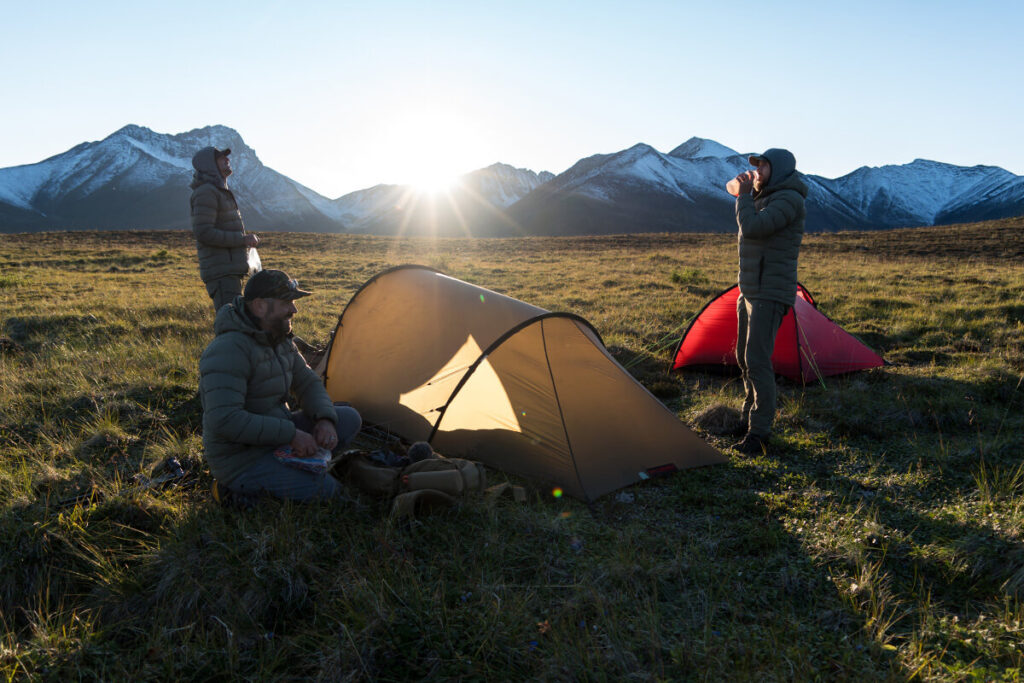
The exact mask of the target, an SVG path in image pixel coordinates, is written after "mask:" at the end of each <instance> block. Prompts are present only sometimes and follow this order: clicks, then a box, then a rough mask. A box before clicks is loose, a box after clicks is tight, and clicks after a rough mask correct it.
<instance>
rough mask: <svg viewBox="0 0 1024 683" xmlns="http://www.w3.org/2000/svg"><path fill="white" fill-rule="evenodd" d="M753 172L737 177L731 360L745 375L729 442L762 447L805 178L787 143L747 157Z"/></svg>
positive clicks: (792, 286) (792, 288)
mask: <svg viewBox="0 0 1024 683" xmlns="http://www.w3.org/2000/svg"><path fill="white" fill-rule="evenodd" d="M749 160H750V164H751V165H752V166H754V167H755V168H754V170H753V171H747V172H746V173H742V174H740V175H739V176H738V177H737V180H738V181H739V194H738V195H737V197H736V223H737V225H738V226H739V256H740V259H739V260H740V270H739V290H740V295H739V298H738V299H737V301H736V317H737V321H738V323H739V324H738V335H737V339H736V360H737V361H738V363H739V366H740V371H741V372H742V375H743V388H744V390H745V392H746V395H745V397H744V399H743V412H742V418H741V419H742V424H743V429H744V431H745V432H746V436H744V437H743V440H742V441H740V442H739V443H737V444H736V445H735V446H734V448H735V449H736V450H738V451H740V452H741V453H747V454H754V453H766V452H767V450H768V436H769V434H771V429H772V422H773V421H774V420H775V371H774V369H773V368H772V352H773V351H774V349H775V334H776V333H777V332H778V330H779V325H781V324H782V318H783V316H785V315H786V312H787V311H788V310H789V309H790V308H791V307H792V306H793V302H794V300H795V298H796V282H797V279H796V269H797V258H798V257H799V254H800V242H801V240H802V239H803V235H804V219H805V218H806V216H807V210H806V209H805V207H804V200H805V199H806V197H807V185H805V184H804V181H803V180H802V179H801V177H800V173H799V172H798V171H797V170H796V159H795V158H794V157H793V154H792V153H791V152H789V150H785V149H775V148H773V149H769V150H768V151H766V152H765V153H764V154H758V155H754V156H752V157H750V159H749Z"/></svg>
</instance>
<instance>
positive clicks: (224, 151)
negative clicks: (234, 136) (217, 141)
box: [213, 147, 231, 159]
mask: <svg viewBox="0 0 1024 683" xmlns="http://www.w3.org/2000/svg"><path fill="white" fill-rule="evenodd" d="M229 154H231V148H230V147H225V148H224V149H217V148H216V147H214V148H213V158H214V159H216V158H217V157H226V156H227V155H229Z"/></svg>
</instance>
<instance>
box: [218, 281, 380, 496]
mask: <svg viewBox="0 0 1024 683" xmlns="http://www.w3.org/2000/svg"><path fill="white" fill-rule="evenodd" d="M309 294H310V292H307V291H305V290H302V289H299V285H298V283H297V282H296V281H295V280H293V279H291V278H290V277H288V275H287V273H285V272H283V271H280V270H262V271H260V272H258V273H256V274H255V275H253V276H252V277H251V278H249V281H248V282H247V283H246V285H245V294H244V295H239V296H236V297H235V300H234V301H233V302H231V303H229V304H227V305H225V306H223V307H221V309H220V310H218V311H217V320H216V322H215V323H214V332H215V333H216V335H217V336H215V337H214V338H213V341H211V342H210V344H209V346H207V347H206V350H205V351H203V355H202V357H201V358H200V360H199V395H200V397H201V398H202V402H203V450H204V451H205V455H206V461H207V463H208V464H209V465H210V472H211V473H212V474H213V476H214V478H216V480H217V487H218V490H219V489H220V487H223V488H224V489H226V490H227V491H228V492H231V493H237V494H241V495H244V496H249V495H256V494H260V493H264V492H265V493H269V494H270V495H272V496H275V497H278V498H287V499H291V500H308V499H310V498H330V497H333V496H337V495H340V494H341V493H342V489H341V486H340V485H339V484H338V482H337V481H336V480H335V479H334V478H333V477H332V476H331V475H330V474H327V473H320V474H315V473H313V472H309V471H306V470H302V469H296V468H294V467H290V466H288V465H286V464H284V463H282V462H281V461H280V460H278V458H277V457H276V456H275V455H274V452H275V451H276V450H278V449H280V448H281V447H282V446H290V447H291V454H292V455H295V456H299V457H309V456H312V455H314V454H315V453H316V451H317V449H318V448H323V449H326V450H328V451H333V450H335V449H337V448H339V447H342V446H345V445H346V444H348V443H349V442H350V441H351V440H352V439H354V438H355V436H356V434H357V433H358V432H359V428H360V426H361V424H362V420H361V419H360V417H359V413H357V412H356V411H355V409H354V408H351V407H349V406H335V405H334V404H333V403H332V402H331V399H330V397H329V396H328V395H327V390H326V389H324V385H323V383H322V382H321V381H320V378H319V377H318V376H317V375H316V373H315V372H313V371H312V370H311V369H310V368H309V366H308V365H307V364H306V361H305V360H304V359H303V358H302V356H301V355H299V352H298V350H297V349H296V348H295V344H294V343H292V334H291V332H292V316H294V315H295V312H296V307H295V300H296V299H300V298H302V297H304V296H309ZM292 405H297V406H298V407H299V408H300V409H301V410H298V411H295V412H292V410H291V407H290V406H292Z"/></svg>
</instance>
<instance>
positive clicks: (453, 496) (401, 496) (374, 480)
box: [335, 451, 487, 518]
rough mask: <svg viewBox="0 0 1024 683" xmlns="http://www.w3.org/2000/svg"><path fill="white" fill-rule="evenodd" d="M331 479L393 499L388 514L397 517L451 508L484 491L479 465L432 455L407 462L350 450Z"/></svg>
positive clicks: (388, 454) (484, 479)
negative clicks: (347, 482) (343, 481)
mask: <svg viewBox="0 0 1024 683" xmlns="http://www.w3.org/2000/svg"><path fill="white" fill-rule="evenodd" d="M335 476H337V477H339V478H341V479H344V480H347V481H349V482H351V483H352V484H353V485H354V486H355V487H356V488H358V489H359V490H360V491H364V492H366V493H369V494H371V495H373V496H377V497H379V498H391V499H393V502H392V505H391V515H392V517H399V518H401V517H414V516H415V515H416V514H417V513H423V512H429V511H431V510H434V509H443V508H449V507H453V506H454V505H455V504H456V503H457V502H458V500H459V499H461V498H465V497H468V496H471V495H475V494H481V493H483V492H484V490H485V489H486V488H487V473H486V472H485V470H484V467H483V465H481V464H480V463H478V462H475V461H472V460H464V459H462V458H445V457H443V456H441V455H438V454H436V453H432V454H431V456H430V457H427V458H424V459H422V460H417V461H416V462H410V461H409V458H407V457H399V456H395V455H394V454H393V453H391V452H390V451H374V452H372V453H369V452H366V451H350V452H348V453H346V454H345V457H344V458H343V459H342V461H341V463H340V464H339V468H338V469H337V470H335Z"/></svg>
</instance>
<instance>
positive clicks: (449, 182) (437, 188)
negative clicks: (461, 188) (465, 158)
mask: <svg viewBox="0 0 1024 683" xmlns="http://www.w3.org/2000/svg"><path fill="white" fill-rule="evenodd" d="M458 182H459V177H458V176H457V175H454V174H447V173H443V172H428V173H424V174H422V175H419V176H416V177H414V178H412V179H411V181H410V183H409V184H410V185H412V188H413V190H414V191H415V192H416V193H417V194H442V193H445V192H449V191H451V189H452V188H454V187H455V186H456V185H457V184H458Z"/></svg>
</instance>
